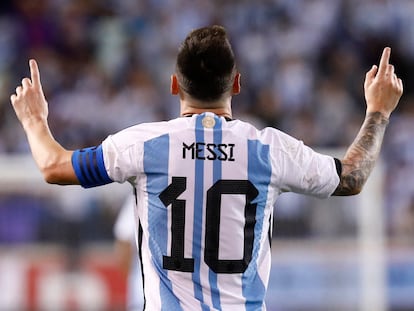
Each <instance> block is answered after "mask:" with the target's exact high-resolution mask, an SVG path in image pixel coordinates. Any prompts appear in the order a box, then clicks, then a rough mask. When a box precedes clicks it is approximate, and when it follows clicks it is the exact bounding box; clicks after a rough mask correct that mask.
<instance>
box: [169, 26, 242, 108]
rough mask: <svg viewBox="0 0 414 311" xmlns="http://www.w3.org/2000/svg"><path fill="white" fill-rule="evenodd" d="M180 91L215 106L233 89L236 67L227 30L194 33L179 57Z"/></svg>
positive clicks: (204, 30)
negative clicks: (214, 102) (213, 102)
mask: <svg viewBox="0 0 414 311" xmlns="http://www.w3.org/2000/svg"><path fill="white" fill-rule="evenodd" d="M176 73H177V77H178V82H179V84H180V87H181V88H182V89H183V90H184V91H185V92H186V93H188V94H189V95H190V96H192V97H193V98H195V99H198V100H201V101H207V102H211V101H214V100H217V99H219V98H220V97H221V96H222V95H223V94H224V93H225V92H227V91H229V90H230V89H231V88H232V86H233V79H234V77H235V74H236V65H235V60H234V54H233V50H232V48H231V45H230V42H229V40H228V38H227V33H226V30H225V29H224V28H223V27H221V26H211V27H203V28H199V29H196V30H193V31H192V32H190V33H189V34H188V36H187V38H186V39H185V40H184V42H183V43H182V44H181V47H180V49H179V52H178V56H177V64H176Z"/></svg>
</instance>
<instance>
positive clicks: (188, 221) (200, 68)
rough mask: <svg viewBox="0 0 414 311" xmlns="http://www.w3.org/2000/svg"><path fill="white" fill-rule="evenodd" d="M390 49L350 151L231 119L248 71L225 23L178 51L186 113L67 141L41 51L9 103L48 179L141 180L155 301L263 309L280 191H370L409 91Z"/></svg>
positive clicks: (147, 282) (135, 183) (89, 182)
mask: <svg viewBox="0 0 414 311" xmlns="http://www.w3.org/2000/svg"><path fill="white" fill-rule="evenodd" d="M390 53H391V50H390V48H388V47H387V48H385V49H384V50H383V53H382V56H381V59H380V62H379V66H373V67H372V68H371V69H370V70H369V71H368V72H367V74H366V77H365V83H364V90H365V99H366V117H365V120H364V122H363V124H362V126H361V129H360V131H359V133H358V135H357V137H356V138H355V140H354V142H353V143H352V144H351V145H350V147H349V148H348V150H347V152H346V153H345V155H344V158H343V159H342V160H339V159H334V158H333V157H331V156H329V155H323V154H320V153H317V152H315V151H313V150H312V149H311V148H309V147H308V146H305V145H304V144H303V143H302V142H301V141H299V140H296V139H295V138H293V137H291V136H289V135H287V134H285V133H282V132H281V131H279V130H277V129H274V128H266V129H263V130H258V129H256V128H254V127H253V126H252V125H250V124H248V123H245V122H243V121H241V120H237V119H233V116H232V109H231V100H232V96H233V95H236V94H237V93H239V91H240V74H239V73H238V71H237V69H236V65H235V58H234V54H233V51H232V48H231V45H230V43H229V40H228V38H227V35H226V32H225V30H224V28H222V27H220V26H212V27H205V28H201V29H197V30H194V31H192V32H191V33H190V34H189V35H188V36H187V38H186V39H185V40H184V42H183V44H182V45H181V47H180V49H179V52H178V55H177V61H176V71H175V73H174V74H173V75H172V77H171V92H172V94H174V95H178V96H179V99H180V109H181V110H180V113H181V116H180V117H178V118H176V119H173V120H170V121H166V122H154V123H147V124H139V125H136V126H133V127H130V128H127V129H125V130H123V131H120V132H119V133H117V134H114V135H111V136H109V137H108V138H106V139H105V140H104V141H103V142H102V144H101V145H99V146H95V147H88V148H84V149H79V150H75V151H69V150H66V149H64V148H63V147H62V146H61V145H60V144H59V143H58V142H56V141H55V139H54V138H53V136H52V134H51V132H50V130H49V126H48V121H47V116H48V104H47V102H46V99H45V97H44V94H43V91H42V86H41V83H40V75H39V70H38V66H37V63H36V62H35V61H34V60H30V62H29V65H30V71H31V78H25V79H23V80H22V84H21V86H18V87H17V89H16V93H15V94H13V95H12V96H11V102H12V105H13V107H14V109H15V112H16V114H17V117H18V119H19V120H20V122H21V124H22V126H23V128H24V130H25V132H26V135H27V138H28V141H29V144H30V147H31V151H32V154H33V157H34V159H35V161H36V163H37V165H38V167H39V169H40V171H41V172H42V173H43V176H44V178H45V180H46V181H47V182H49V183H57V184H80V185H82V186H83V187H86V188H87V187H94V186H99V185H103V184H107V183H111V182H114V181H115V182H120V183H122V182H125V181H128V182H129V183H130V184H131V185H132V187H133V189H134V191H135V192H136V194H137V200H138V202H137V203H138V204H137V207H136V212H137V216H138V220H139V221H138V224H137V228H136V230H137V231H138V235H139V238H138V247H139V250H140V253H141V258H142V265H143V274H144V295H145V299H146V302H145V310H150V311H156V310H168V311H174V310H186V311H190V310H191V311H195V310H265V309H266V307H265V304H264V299H265V293H266V288H267V284H268V278H269V271H270V265H271V258H270V239H271V235H270V232H271V223H272V210H273V206H274V203H275V200H276V198H277V197H278V195H279V194H280V193H281V192H285V191H293V192H297V193H303V194H308V195H313V196H317V197H321V198H324V197H329V196H331V195H353V194H357V193H359V192H360V191H361V190H362V187H363V185H364V183H365V181H366V180H367V178H368V176H369V175H370V172H371V170H372V169H373V167H374V164H375V161H376V160H377V158H378V154H379V151H380V146H381V143H382V140H383V136H384V131H385V129H386V126H387V124H388V119H389V117H390V114H391V113H392V111H393V110H394V109H395V107H396V106H397V104H398V102H399V99H400V97H401V95H402V92H403V85H402V81H401V79H399V78H398V77H397V76H396V74H395V73H394V67H393V65H391V64H390V63H389V59H390ZM148 104H150V103H148Z"/></svg>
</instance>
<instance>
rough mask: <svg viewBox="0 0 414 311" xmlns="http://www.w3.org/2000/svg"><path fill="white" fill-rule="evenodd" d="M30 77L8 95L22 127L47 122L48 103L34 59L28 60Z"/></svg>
mask: <svg viewBox="0 0 414 311" xmlns="http://www.w3.org/2000/svg"><path fill="white" fill-rule="evenodd" d="M29 67H30V74H31V79H29V78H24V79H23V80H22V85H19V86H18V87H17V88H16V93H15V94H12V95H11V96H10V100H11V103H12V105H13V108H14V111H15V113H16V115H17V118H18V119H19V121H20V123H21V124H22V125H23V128H24V129H26V128H27V127H28V126H30V125H31V124H33V123H37V122H39V121H40V122H42V123H43V122H47V116H48V104H47V101H46V99H45V96H44V94H43V89H42V85H41V83H40V73H39V68H38V66H37V63H36V61H35V60H34V59H32V60H30V61H29Z"/></svg>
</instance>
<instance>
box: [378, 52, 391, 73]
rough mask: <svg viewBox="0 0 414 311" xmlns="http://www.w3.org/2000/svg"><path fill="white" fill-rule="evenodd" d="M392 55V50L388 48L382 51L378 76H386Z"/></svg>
mask: <svg viewBox="0 0 414 311" xmlns="http://www.w3.org/2000/svg"><path fill="white" fill-rule="evenodd" d="M390 54H391V48H389V47H386V48H384V50H383V51H382V55H381V60H380V63H379V66H378V74H380V75H383V74H385V72H386V70H387V67H388V65H389V62H390Z"/></svg>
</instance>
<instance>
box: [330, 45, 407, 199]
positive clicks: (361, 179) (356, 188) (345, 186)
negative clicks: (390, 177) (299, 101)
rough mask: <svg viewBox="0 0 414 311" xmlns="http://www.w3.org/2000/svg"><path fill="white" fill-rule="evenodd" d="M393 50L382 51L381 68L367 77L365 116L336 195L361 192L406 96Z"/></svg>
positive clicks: (369, 72)
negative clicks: (388, 129) (393, 116)
mask: <svg viewBox="0 0 414 311" xmlns="http://www.w3.org/2000/svg"><path fill="white" fill-rule="evenodd" d="M390 54H391V49H390V48H388V47H387V48H385V49H384V51H383V52H382V56H381V60H380V63H379V67H377V66H375V65H374V66H373V67H372V68H371V70H369V71H368V72H367V74H366V77H365V83H364V91H365V100H366V104H367V110H366V116H365V120H364V123H363V124H362V127H361V129H360V131H359V133H358V135H357V137H356V138H355V140H354V142H353V143H352V144H351V146H350V147H349V148H348V150H347V152H346V154H345V156H344V158H343V159H342V160H341V163H342V174H341V177H340V182H339V185H338V187H337V188H336V190H335V192H334V193H333V195H338V196H339V195H353V194H358V193H359V192H361V190H362V187H363V185H364V184H365V182H366V181H367V179H368V177H369V175H370V174H371V171H372V169H373V168H374V165H375V162H376V161H377V159H378V156H379V152H380V149H381V144H382V141H383V138H384V133H385V129H386V127H387V125H388V119H389V117H390V115H391V113H392V112H393V111H394V109H395V107H397V105H398V102H399V100H400V97H401V95H402V93H403V84H402V81H401V79H399V78H398V77H397V75H396V74H395V73H394V66H393V65H391V64H390V63H389V60H390Z"/></svg>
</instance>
